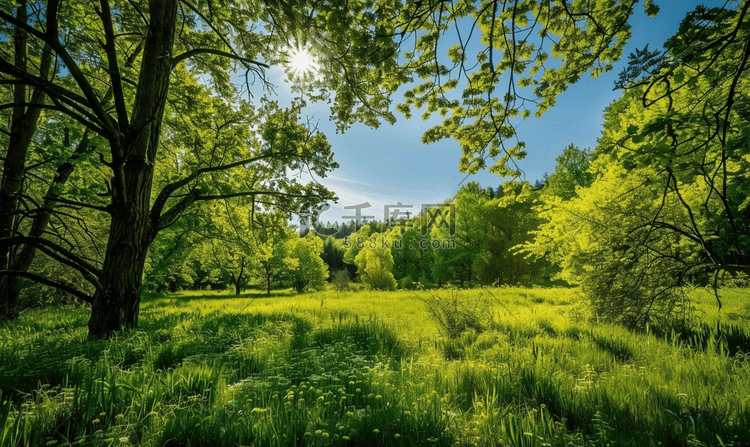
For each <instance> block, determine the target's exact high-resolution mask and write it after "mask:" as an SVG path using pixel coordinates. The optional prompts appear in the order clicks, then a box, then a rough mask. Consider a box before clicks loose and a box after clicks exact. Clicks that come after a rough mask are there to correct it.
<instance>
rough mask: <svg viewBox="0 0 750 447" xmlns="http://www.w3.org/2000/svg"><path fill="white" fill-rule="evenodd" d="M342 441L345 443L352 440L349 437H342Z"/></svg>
mask: <svg viewBox="0 0 750 447" xmlns="http://www.w3.org/2000/svg"><path fill="white" fill-rule="evenodd" d="M341 439H343V440H344V441H348V440H349V439H350V438H349V437H348V436H342V437H341Z"/></svg>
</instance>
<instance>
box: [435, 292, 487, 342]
mask: <svg viewBox="0 0 750 447" xmlns="http://www.w3.org/2000/svg"><path fill="white" fill-rule="evenodd" d="M422 301H423V302H424V303H425V304H426V305H427V309H428V310H429V312H430V315H431V316H432V318H433V319H434V320H435V321H436V322H437V323H438V326H439V328H440V329H441V330H442V331H443V332H444V333H445V334H446V335H447V336H448V338H451V339H456V338H459V337H461V335H463V333H464V332H466V331H469V330H472V331H474V332H475V333H477V334H480V333H482V332H484V331H485V329H487V327H488V326H489V325H490V324H491V323H492V314H491V312H490V307H489V303H488V302H487V301H486V300H483V299H481V298H477V299H476V300H475V301H473V302H468V301H462V300H459V299H458V295H457V294H456V292H455V291H454V292H453V296H452V297H450V298H440V297H438V296H436V295H431V296H430V297H429V298H422Z"/></svg>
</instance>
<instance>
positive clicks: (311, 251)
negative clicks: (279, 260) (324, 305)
mask: <svg viewBox="0 0 750 447" xmlns="http://www.w3.org/2000/svg"><path fill="white" fill-rule="evenodd" d="M286 245H287V249H286V250H287V259H286V263H287V265H288V267H287V274H286V275H287V278H288V279H289V281H290V283H291V284H292V287H294V290H296V291H297V292H304V291H306V290H320V289H322V288H323V286H324V285H325V283H326V280H327V279H328V269H327V267H326V264H325V262H323V259H322V258H321V257H320V255H321V253H322V252H323V241H322V240H321V239H320V238H319V237H317V236H314V235H312V234H309V235H307V236H306V237H300V238H291V239H289V240H287V241H286Z"/></svg>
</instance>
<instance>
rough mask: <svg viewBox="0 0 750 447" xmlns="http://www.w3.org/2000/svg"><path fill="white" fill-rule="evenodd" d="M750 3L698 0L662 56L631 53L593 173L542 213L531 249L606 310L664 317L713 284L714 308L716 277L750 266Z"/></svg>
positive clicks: (625, 316)
mask: <svg viewBox="0 0 750 447" xmlns="http://www.w3.org/2000/svg"><path fill="white" fill-rule="evenodd" d="M749 7H750V5H749V4H748V3H747V2H743V3H741V4H740V5H739V7H738V9H737V10H724V9H718V8H717V9H710V10H709V9H706V8H703V7H698V8H697V9H696V10H695V11H694V12H692V13H690V14H688V16H687V17H686V19H685V20H684V21H683V23H682V25H681V26H680V30H679V31H678V33H677V34H676V35H675V36H674V37H672V38H671V39H670V40H669V41H668V42H667V44H666V45H665V47H666V49H667V52H666V53H664V54H661V53H659V52H649V51H648V50H647V49H644V50H642V51H638V52H637V54H633V55H631V64H630V67H629V68H628V70H626V71H625V72H624V73H623V74H622V76H621V81H620V83H621V86H625V87H628V88H627V90H626V92H625V94H624V95H623V98H622V99H620V100H618V101H617V102H616V103H614V104H613V105H611V106H610V107H609V108H608V109H607V111H606V115H605V125H604V131H603V135H602V138H601V139H600V142H599V146H598V147H597V149H596V151H595V152H594V155H593V161H592V164H591V172H592V173H593V174H594V175H595V177H596V180H595V181H594V183H593V184H592V185H591V187H590V188H587V189H579V190H578V197H576V198H573V199H571V200H570V201H568V202H563V201H562V200H559V199H558V200H552V201H550V202H548V204H547V206H546V209H545V211H544V212H543V215H544V216H545V217H546V218H547V219H549V222H548V223H547V224H545V225H543V226H542V228H541V230H540V232H539V234H538V236H537V240H536V242H535V244H534V245H533V246H532V248H531V249H532V251H536V253H538V254H542V253H543V252H545V250H546V251H547V253H548V255H549V256H551V257H552V259H553V260H556V261H557V262H559V263H560V264H561V267H562V269H563V271H562V273H563V275H564V276H566V277H567V278H569V279H570V280H571V281H572V282H574V283H578V284H581V285H582V287H583V288H584V291H585V292H586V293H587V295H588V297H589V298H590V299H591V301H592V303H593V304H594V308H595V310H596V311H597V313H598V314H600V315H602V316H604V317H606V318H609V319H612V320H617V321H621V322H624V323H626V324H629V325H631V326H637V325H643V324H645V323H646V322H648V321H654V320H657V321H658V320H661V321H664V320H667V319H669V318H670V317H671V316H673V315H674V312H675V310H677V309H679V307H676V306H677V305H678V304H679V303H682V302H684V300H685V297H684V295H683V293H682V288H683V287H684V286H685V285H689V284H699V285H708V284H712V285H713V288H714V290H715V291H716V298H717V302H718V305H719V307H721V300H720V297H719V292H718V288H717V283H718V279H719V278H720V276H721V275H723V274H724V273H727V272H728V273H730V274H738V273H743V272H744V273H747V272H748V271H750V268H749V266H750V238H748V237H747V234H750V213H749V212H748V208H747V204H748V203H749V199H748V194H749V191H750V189H749V188H748V187H749V186H750V178H749V176H748V174H747V173H748V169H749V168H750V165H749V164H748V163H749V161H748V159H747V141H748V136H750V127H748V119H747V118H748V117H750V115H749V114H748V113H747V110H748V107H747V104H750V98H749V97H748V96H747V94H746V93H744V92H746V91H747V89H748V81H747V69H748V67H747V61H748V57H750V47H748V45H747V42H748V32H750V31H749V28H748V26H747V25H748V17H747V13H748V8H749ZM644 74H645V78H644V77H642V75H644Z"/></svg>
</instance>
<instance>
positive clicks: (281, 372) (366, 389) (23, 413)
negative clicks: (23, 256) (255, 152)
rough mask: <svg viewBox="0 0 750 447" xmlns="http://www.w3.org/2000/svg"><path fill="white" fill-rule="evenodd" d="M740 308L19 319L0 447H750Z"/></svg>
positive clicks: (504, 301) (269, 301)
mask: <svg viewBox="0 0 750 447" xmlns="http://www.w3.org/2000/svg"><path fill="white" fill-rule="evenodd" d="M748 295H750V293H748V291H747V290H741V289H736V290H727V291H725V292H724V294H723V299H724V304H725V306H724V310H722V312H721V313H718V312H717V309H716V306H715V303H714V297H713V294H712V293H710V292H708V291H703V290H696V291H694V292H693V293H692V297H693V298H694V300H695V304H694V309H693V311H692V312H691V314H690V319H689V324H686V325H684V326H683V327H682V328H681V329H679V330H676V329H674V328H659V327H654V328H650V330H649V332H647V333H634V332H631V331H628V330H627V329H624V328H621V327H618V326H612V325H606V324H600V323H597V322H595V321H591V319H590V317H589V315H588V314H587V312H586V306H585V305H584V303H581V302H580V298H579V295H578V292H577V291H576V290H570V289H513V288H500V289H485V290H471V291H462V292H455V291H448V290H445V291H438V292H432V293H429V292H406V291H402V292H390V293H385V292H377V293H373V292H333V291H327V292H321V293H316V294H308V295H299V296H294V295H285V294H277V295H275V296H272V297H270V298H266V297H258V298H248V297H240V298H236V297H230V296H229V295H227V294H225V293H223V292H219V293H217V292H204V293H203V294H182V295H179V296H171V297H166V298H150V299H147V300H145V301H144V303H143V308H142V320H141V321H142V323H141V326H140V328H139V330H137V331H133V332H131V333H128V334H124V335H123V336H121V337H120V338H118V339H115V340H111V341H88V340H86V330H85V325H86V318H87V311H86V310H85V309H81V308H67V309H50V310H38V311H29V312H27V313H25V314H24V315H23V316H22V317H21V319H20V320H19V321H18V322H15V323H13V324H11V325H9V326H7V327H3V328H0V392H1V393H2V398H1V399H0V400H1V401H2V402H3V403H2V406H0V446H3V447H4V446H21V445H69V444H72V445H95V446H98V445H107V446H109V445H115V446H128V445H145V446H188V445H189V446H216V445H221V446H225V445H226V446H235V445H242V446H251V445H253V446H302V445H305V446H318V445H321V446H322V445H337V446H338V445H341V446H344V445H346V446H415V445H417V446H419V445H424V446H449V445H450V446H453V445H456V446H462V445H476V446H519V447H520V446H524V447H528V446H540V447H541V446H602V447H603V446H608V445H609V446H660V445H661V446H703V445H706V446H722V445H723V446H744V445H750V439H749V438H748V433H750V361H749V360H748V356H747V355H746V354H745V353H747V352H750V349H748V347H750V328H749V327H748V326H749V324H748V317H749V316H750V311H749V310H750V309H749V308H748V304H746V303H748V301H747V297H748ZM429 309H433V310H432V312H431V311H430V310H429ZM433 314H434V315H436V316H437V317H438V318H435V317H434V315H433Z"/></svg>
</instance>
